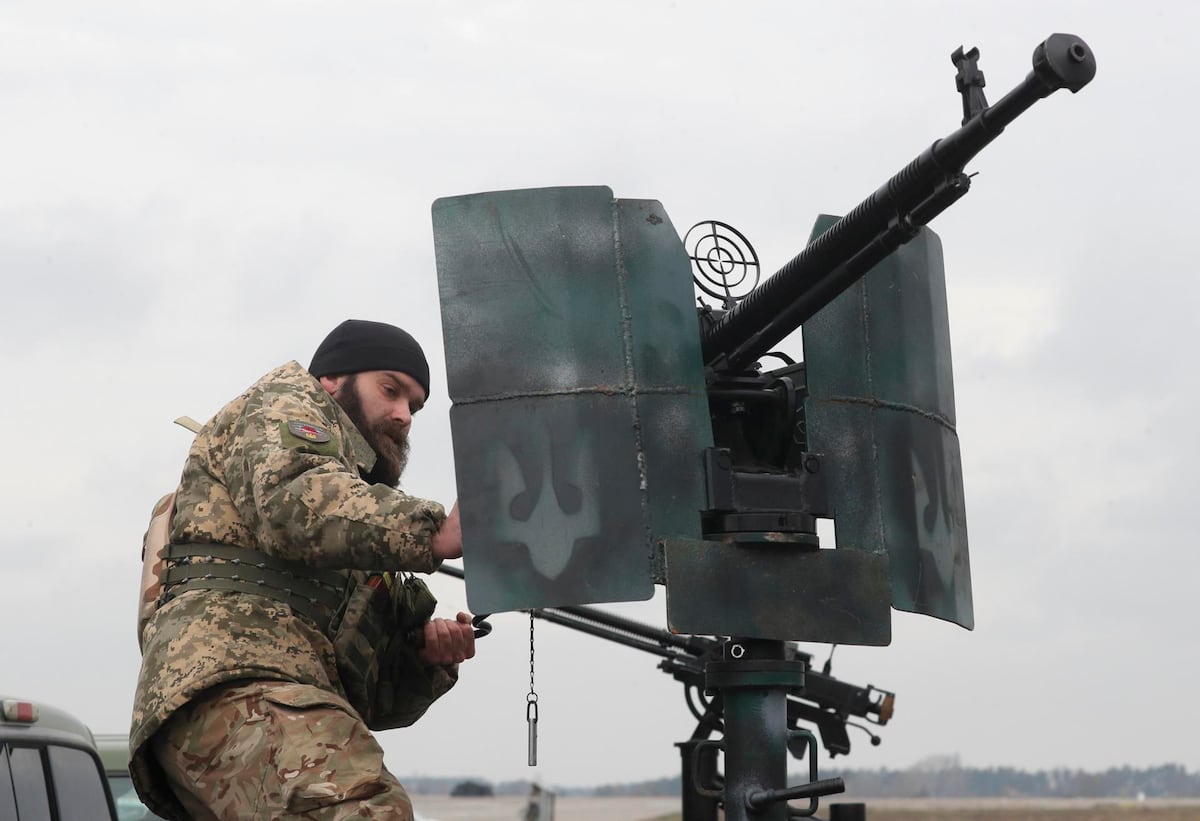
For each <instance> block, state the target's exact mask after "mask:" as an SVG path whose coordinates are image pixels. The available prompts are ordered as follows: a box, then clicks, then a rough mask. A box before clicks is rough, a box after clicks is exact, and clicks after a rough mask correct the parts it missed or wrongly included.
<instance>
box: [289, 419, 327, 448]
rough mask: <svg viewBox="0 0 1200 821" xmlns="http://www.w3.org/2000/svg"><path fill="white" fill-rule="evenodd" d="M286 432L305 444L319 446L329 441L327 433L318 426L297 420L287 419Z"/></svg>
mask: <svg viewBox="0 0 1200 821" xmlns="http://www.w3.org/2000/svg"><path fill="white" fill-rule="evenodd" d="M287 427H288V432H289V433H291V434H292V436H295V437H297V438H299V439H304V440H305V441H307V442H313V443H315V444H318V445H319V444H321V443H323V442H328V441H329V431H328V430H326V429H325V428H323V427H321V426H320V425H314V424H312V423H311V422H301V421H300V420H299V419H289V420H288V423H287Z"/></svg>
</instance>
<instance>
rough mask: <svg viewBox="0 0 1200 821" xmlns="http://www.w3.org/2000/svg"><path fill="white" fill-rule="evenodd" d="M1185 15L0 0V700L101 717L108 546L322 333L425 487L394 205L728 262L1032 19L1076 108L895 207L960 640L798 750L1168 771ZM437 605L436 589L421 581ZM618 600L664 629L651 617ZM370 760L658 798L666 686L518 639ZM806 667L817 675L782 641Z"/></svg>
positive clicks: (1183, 469)
mask: <svg viewBox="0 0 1200 821" xmlns="http://www.w3.org/2000/svg"><path fill="white" fill-rule="evenodd" d="M1197 8H1198V7H1194V6H1192V5H1190V4H1185V3H1183V2H1176V3H1166V2H1157V3H1156V2H1144V3H1139V4H1137V7H1136V10H1134V9H1133V7H1131V6H1129V5H1128V4H1115V3H1108V4H1100V3H1084V2H1048V1H1047V0H1040V1H1039V2H1012V0H1010V1H1009V2H1005V3H999V2H997V3H964V2H944V3H943V2H922V3H916V2H905V3H885V2H878V3H864V2H841V3H836V4H834V3H821V4H816V3H801V2H771V3H752V2H746V3H731V2H721V3H713V2H675V3H665V2H652V1H647V0H642V1H641V2H613V0H606V1H605V2H590V3H581V2H564V0H558V1H557V2H541V1H534V0H531V1H530V2H503V3H500V2H496V3H486V4H485V3H467V2H457V3H453V2H422V3H420V4H417V3H412V4H408V3H389V2H348V1H346V0H343V2H337V3H334V2H315V1H314V2H288V3H283V2H249V1H248V0H247V1H246V2H238V3H232V2H229V3H208V2H204V3H200V2H172V3H168V4H161V3H151V2H145V3H134V2H112V3H105V4H94V3H84V2H75V3H70V2H62V3H58V2H45V1H44V0H41V1H39V2H12V1H11V0H10V1H9V2H5V3H3V4H2V5H0V118H2V123H3V124H2V126H0V157H2V158H3V159H2V160H0V272H2V275H3V285H4V288H3V293H2V294H0V362H2V363H3V372H4V376H5V379H6V381H7V383H8V385H9V396H10V398H9V400H8V401H7V402H5V403H4V411H3V413H2V415H0V424H2V429H0V433H2V436H3V442H4V465H5V469H4V471H3V472H2V474H0V566H2V567H3V570H2V571H0V574H2V575H0V619H2V621H0V625H2V629H0V691H2V692H4V693H8V694H19V695H22V696H29V697H34V698H39V699H43V700H46V701H48V702H50V703H54V704H57V705H59V706H62V707H65V708H67V709H69V710H72V711H74V712H76V713H78V714H79V715H80V716H81V717H82V718H83V719H84V720H86V721H87V722H88V723H89V724H90V725H91V726H92V727H93V728H94V729H95V730H96V731H103V732H120V731H124V730H125V729H126V728H127V727H128V716H129V712H130V708H131V704H132V695H133V688H134V682H135V679H136V675H137V670H138V664H139V658H138V650H137V643H136V639H135V635H134V622H135V610H136V604H135V601H136V593H137V585H138V577H139V573H140V562H139V551H140V547H141V537H142V533H143V531H144V529H145V526H146V523H147V521H148V518H149V514H150V510H151V507H152V505H153V503H154V501H155V500H156V499H157V498H158V497H159V496H160V495H162V494H163V493H166V492H167V491H169V490H171V489H173V487H174V486H175V483H176V481H177V479H178V476H179V470H180V467H181V465H182V462H183V458H184V456H185V454H186V452H187V447H188V444H189V442H190V435H189V434H188V433H187V432H186V431H184V430H183V429H182V428H179V427H176V426H174V425H172V424H171V420H173V419H174V418H175V417H177V416H179V415H181V414H189V415H191V416H194V417H196V418H197V419H205V418H207V417H208V416H210V415H211V414H213V413H215V412H216V411H217V410H218V409H219V408H220V406H221V405H222V404H224V403H225V402H226V401H228V400H229V399H231V398H232V397H233V396H235V395H236V394H237V393H238V392H240V391H241V390H242V389H243V388H244V387H246V386H247V385H249V384H250V383H252V382H253V381H254V380H256V379H257V378H258V377H259V376H260V375H261V374H262V373H264V372H266V371H267V370H269V369H271V368H272V367H274V366H275V365H277V364H280V363H281V362H284V361H287V360H289V359H298V360H300V361H301V362H304V363H307V361H308V359H309V357H310V356H311V353H312V351H313V349H314V348H315V347H316V345H317V343H318V342H319V341H320V340H321V338H322V337H323V336H324V335H325V333H326V332H327V331H328V330H329V329H330V328H332V327H333V326H334V325H335V324H337V323H338V322H340V321H341V320H343V319H345V318H347V317H359V318H367V319H378V320H386V321H390V322H394V323H396V324H400V325H403V326H404V327H406V328H408V329H409V330H410V331H412V332H413V333H414V334H415V335H416V336H417V337H419V338H420V339H421V340H422V341H423V342H424V344H425V346H426V350H427V351H428V353H429V355H430V359H431V364H432V366H433V372H434V374H435V384H434V388H433V394H432V398H431V401H430V402H429V404H428V406H427V407H426V409H425V410H424V411H422V413H421V414H420V415H419V416H418V417H417V420H416V427H415V431H414V456H413V459H412V462H411V464H410V468H409V472H408V475H407V478H406V487H407V489H408V490H409V491H410V492H412V493H415V494H417V495H422V496H427V497H429V498H434V499H439V500H442V501H445V502H447V503H448V502H450V501H452V500H453V498H454V496H455V482H454V474H453V469H452V459H451V450H450V436H449V423H448V410H449V402H448V399H447V397H446V391H445V376H444V374H445V370H444V364H443V362H444V359H443V355H442V342H441V329H440V324H439V308H438V303H437V282H436V275H435V268H434V255H433V242H432V232H431V226H430V205H431V204H432V202H433V201H434V200H435V199H436V198H438V197H441V196H448V195H455V194H465V193H472V192H477V191H487V190H495V189H507V188H533V187H540V186H549V185H597V184H598V185H608V186H610V187H611V188H612V189H613V191H614V193H615V194H616V195H617V196H618V197H630V198H635V197H636V198H643V197H644V198H652V199H657V200H660V201H661V202H662V203H663V206H664V208H665V209H666V212H667V213H668V214H669V215H670V217H671V220H672V221H673V223H674V225H675V226H676V228H677V229H678V230H679V231H680V233H683V232H685V231H686V230H687V228H688V226H690V225H692V224H693V223H695V222H697V221H700V220H705V219H720V220H724V221H726V222H730V223H732V224H734V225H735V226H737V227H738V228H739V230H741V231H742V233H744V234H745V235H746V236H747V237H748V238H749V240H750V241H751V242H752V243H753V244H754V246H755V248H756V249H757V251H758V253H759V257H760V259H761V260H762V263H763V267H764V269H765V270H767V271H773V270H775V269H776V268H778V267H779V266H780V265H782V264H783V263H784V262H786V261H787V260H788V259H789V258H790V257H791V256H792V255H793V254H794V253H796V252H797V251H798V250H799V249H800V247H801V245H802V243H803V241H804V238H805V237H806V236H807V234H808V231H809V227H810V225H811V222H812V220H813V218H814V217H815V216H816V214H817V213H819V212H833V213H839V212H844V211H846V210H848V209H849V208H851V207H852V206H853V205H854V204H855V203H857V202H858V201H859V200H860V199H862V198H863V197H865V196H866V195H867V194H869V193H870V192H872V191H874V190H875V188H876V187H878V186H879V185H880V184H881V183H882V182H883V181H884V180H886V179H887V178H888V177H889V176H890V175H891V174H893V173H894V172H895V171H897V170H898V169H899V168H900V167H901V166H903V165H904V164H906V163H907V162H908V161H909V160H910V159H911V158H912V157H913V156H915V155H916V154H918V153H919V152H920V151H921V150H923V149H924V148H925V147H926V146H928V145H929V144H930V143H931V142H932V141H933V140H934V139H935V138H937V137H940V136H943V135H944V134H946V133H948V132H950V131H951V130H953V129H954V128H956V127H957V125H958V123H959V119H960V117H961V109H960V103H959V98H958V95H957V94H956V92H955V89H954V68H953V66H952V65H951V62H950V59H949V55H950V53H951V51H953V50H954V49H955V48H956V47H957V46H959V45H963V46H966V47H967V48H970V47H971V46H978V47H979V48H980V50H981V52H982V59H981V63H980V66H981V68H982V69H983V71H984V73H985V74H986V76H987V81H988V86H987V92H988V95H989V99H991V100H992V101H995V100H996V99H998V98H999V96H1000V95H1001V94H1003V93H1004V92H1006V91H1007V90H1009V89H1010V88H1011V87H1012V86H1014V85H1015V84H1016V83H1017V82H1019V81H1020V80H1021V79H1022V78H1024V76H1025V75H1026V74H1027V73H1028V71H1029V70H1030V56H1031V54H1032V51H1033V49H1034V47H1035V46H1036V45H1037V44H1038V43H1039V42H1041V41H1042V40H1043V39H1045V38H1046V37H1047V36H1048V35H1049V34H1051V33H1053V32H1069V33H1073V34H1077V35H1079V36H1081V37H1083V38H1084V39H1085V40H1086V41H1087V42H1088V43H1089V44H1090V45H1091V46H1092V48H1093V49H1094V51H1095V53H1096V55H1097V61H1098V64H1099V70H1098V74H1097V77H1096V79H1095V81H1094V82H1093V83H1092V85H1091V86H1089V87H1087V88H1086V89H1084V90H1083V91H1082V92H1081V93H1079V94H1078V95H1070V94H1068V93H1066V92H1061V93H1059V94H1056V95H1054V96H1052V97H1051V98H1050V99H1048V100H1045V101H1043V102H1041V103H1039V104H1037V105H1036V106H1035V107H1034V108H1033V109H1032V110H1031V111H1030V112H1028V113H1027V114H1026V115H1025V116H1023V117H1022V118H1021V119H1020V120H1018V121H1017V122H1016V123H1015V124H1013V125H1012V126H1010V127H1009V129H1008V131H1007V132H1006V133H1005V134H1004V135H1003V136H1002V137H1001V138H1000V139H999V140H997V141H996V142H995V143H994V144H993V145H992V146H990V147H989V148H988V149H986V150H985V152H984V153H983V154H982V155H980V157H979V158H977V159H976V160H975V161H974V162H973V163H972V164H971V165H970V166H969V167H968V170H971V171H975V172H978V176H977V177H976V178H975V180H974V185H973V187H972V190H971V193H970V195H969V196H968V197H967V198H966V199H964V200H962V201H960V202H959V203H958V204H957V205H956V206H955V207H954V208H953V209H952V210H951V211H949V212H947V213H946V214H944V215H942V216H941V217H940V218H938V219H937V220H935V222H934V223H933V226H932V227H933V228H934V229H935V230H936V231H937V232H938V234H939V235H940V236H941V238H942V241H943V245H944V249H945V260H946V269H947V280H948V298H949V305H950V322H951V329H952V340H953V355H954V364H955V381H956V385H955V387H956V398H957V410H958V431H959V436H960V441H961V446H962V455H963V468H964V477H965V487H966V501H967V521H968V528H969V534H970V551H971V564H972V576H973V579H974V599H975V614H976V629H975V630H974V631H973V632H968V631H965V630H963V629H961V628H958V627H956V626H953V625H950V624H946V623H942V622H937V621H934V620H931V619H927V618H923V617H918V616H912V615H908V614H900V613H897V614H895V617H894V639H893V643H892V645H891V646H890V647H887V648H855V647H841V648H839V649H838V650H837V653H836V655H835V657H834V666H833V670H834V673H835V674H836V675H838V676H841V677H843V678H846V679H849V680H850V681H853V682H856V683H859V684H866V683H868V682H869V683H872V684H875V685H878V686H881V687H885V688H887V689H891V690H895V691H896V692H897V694H898V696H897V711H896V717H895V719H894V721H893V722H892V723H891V724H890V725H889V726H888V727H886V728H885V729H884V731H883V733H882V735H883V736H884V742H883V744H882V746H880V747H878V748H873V747H871V746H870V745H869V744H867V742H866V737H865V736H863V735H861V734H856V735H854V736H852V739H853V741H854V743H855V750H854V753H853V754H852V755H851V757H850V758H849V759H846V760H844V761H842V760H840V761H839V762H838V763H839V764H846V765H850V766H861V767H874V766H887V767H893V768H898V767H906V766H909V765H911V764H913V763H915V762H918V761H920V760H921V759H923V758H925V757H927V756H930V755H937V754H955V753H957V754H958V755H960V756H961V759H962V761H963V763H964V764H968V765H974V766H987V765H1003V766H1013V767H1021V768H1041V767H1055V766H1065V767H1072V768H1086V769H1098V768H1105V767H1109V766H1114V765H1122V764H1132V765H1138V766H1144V765H1151V764H1157V763H1166V762H1177V763H1180V764H1183V765H1185V766H1186V767H1187V768H1189V769H1190V770H1195V769H1197V768H1200V752H1198V751H1197V746H1196V744H1195V739H1194V735H1195V731H1196V729H1197V727H1198V725H1200V721H1198V719H1200V707H1198V706H1197V705H1198V700H1197V696H1196V692H1195V687H1194V682H1195V680H1196V679H1197V678H1198V677H1200V660H1198V657H1197V656H1198V654H1197V649H1196V646H1197V642H1196V622H1197V620H1196V616H1195V615H1194V613H1195V604H1194V603H1193V602H1194V595H1193V592H1194V589H1195V584H1196V576H1197V573H1198V571H1200V552H1198V551H1197V537H1196V525H1195V522H1194V518H1193V516H1194V508H1195V503H1196V502H1195V497H1196V495H1197V494H1196V491H1197V489H1198V482H1197V479H1196V465H1197V464H1198V463H1200V446H1198V443H1197V436H1196V433H1195V425H1194V423H1193V421H1192V419H1191V415H1192V412H1193V409H1194V408H1195V406H1196V404H1197V400H1198V399H1200V377H1198V376H1197V373H1198V372H1200V369H1198V368H1197V366H1196V363H1195V361H1194V356H1195V352H1196V344H1195V342H1194V339H1195V337H1194V333H1195V331H1194V328H1195V322H1194V317H1195V316H1196V314H1197V313H1198V312H1200V286H1198V285H1197V277H1196V272H1195V262H1194V256H1195V245H1196V243H1195V232H1196V225H1195V218H1196V212H1197V206H1196V191H1197V190H1198V188H1200V174H1198V162H1197V154H1196V150H1195V125H1196V115H1195V113H1194V110H1193V109H1194V107H1195V101H1196V99H1198V98H1200V87H1198V85H1200V68H1198V67H1197V63H1196V57H1195V47H1194V35H1195V32H1196V31H1197V30H1198V26H1200V19H1198V18H1200V11H1198V10H1197ZM435 585H436V587H437V590H438V592H439V593H440V594H441V596H442V598H443V601H444V604H445V605H446V609H447V610H448V611H450V612H452V611H453V610H454V609H455V608H457V607H461V606H464V603H465V597H464V595H463V591H462V587H461V584H460V583H459V582H457V581H455V580H453V579H449V578H446V577H439V578H438V579H437V580H436V581H435ZM619 610H620V612H623V613H625V614H627V615H631V616H633V617H636V618H639V619H642V620H644V621H647V622H652V623H655V624H660V625H661V624H663V623H665V616H664V605H663V598H662V596H661V595H660V596H658V597H656V598H655V599H654V600H653V601H650V602H646V603H639V604H634V605H624V606H622V607H620V608H619ZM494 622H495V625H496V631H495V633H494V634H493V636H492V637H490V638H488V639H486V640H485V641H483V642H481V643H480V646H479V654H478V656H477V658H476V659H475V660H473V661H472V662H470V663H469V664H467V665H465V666H464V668H463V677H462V682H461V684H460V686H459V687H458V688H457V689H456V690H455V691H454V692H452V693H451V694H450V695H449V696H447V697H446V699H445V700H444V701H443V702H441V703H439V704H437V705H435V707H434V708H433V709H432V710H431V712H430V713H429V714H428V715H427V716H426V717H425V718H424V719H423V720H422V721H421V722H420V724H419V725H418V726H416V727H415V728H413V729H411V730H402V731H392V732H388V733H385V734H383V742H384V745H385V747H386V748H387V750H388V763H389V766H390V767H391V768H392V769H393V771H395V772H396V773H398V774H415V773H421V774H426V775H477V776H482V777H486V778H489V779H495V780H504V779H512V778H525V777H536V778H539V779H541V780H543V781H546V782H549V783H553V784H560V785H585V784H595V783H601V782H607V781H628V780H636V779H642V778H655V777H660V776H665V775H671V774H674V773H676V772H678V755H677V752H676V750H675V748H674V747H673V746H672V745H673V743H674V742H676V741H681V740H684V739H685V738H687V737H688V736H689V735H690V733H691V732H692V729H693V724H694V722H693V720H692V718H691V716H690V714H689V713H688V711H687V709H686V707H685V705H684V702H683V699H682V690H681V688H680V686H679V685H678V684H676V683H675V682H674V681H673V680H671V679H669V678H668V677H667V676H665V675H663V674H662V673H660V672H658V671H657V670H656V669H655V664H656V661H655V659H653V658H651V657H649V656H646V655H643V654H641V653H639V652H637V651H634V650H629V649H626V648H623V647H618V646H615V645H608V644H606V643H604V642H602V641H600V640H597V639H591V638H587V637H584V636H580V635H578V634H574V633H572V632H570V631H567V630H565V629H564V628H560V627H556V626H554V625H549V624H545V623H539V624H538V627H537V667H536V676H537V689H538V692H539V695H540V699H541V712H540V717H541V722H540V730H541V732H540V745H539V748H540V760H541V765H540V766H539V767H538V768H536V769H535V770H531V769H530V768H528V767H527V766H526V765H525V721H524V719H525V706H524V705H525V692H526V690H527V689H528V683H529V682H528V668H529V659H528V649H529V648H528V643H529V642H528V638H529V635H528V622H527V619H525V617H523V616H521V615H519V614H516V615H505V616H498V617H496V618H495V619H494ZM808 649H810V650H812V651H813V652H814V653H815V654H817V655H818V656H819V657H820V658H822V659H823V658H824V655H825V653H826V650H825V649H824V648H822V647H819V646H809V647H808Z"/></svg>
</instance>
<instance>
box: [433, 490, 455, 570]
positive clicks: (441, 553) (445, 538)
mask: <svg viewBox="0 0 1200 821" xmlns="http://www.w3.org/2000/svg"><path fill="white" fill-rule="evenodd" d="M460 556H462V525H461V524H460V523H459V520H458V502H457V501H455V503H454V507H453V508H451V510H450V515H449V516H447V517H446V521H444V522H442V526H441V528H439V529H438V532H437V533H435V534H433V558H435V559H437V560H439V561H441V560H444V559H457V558H459V557H460Z"/></svg>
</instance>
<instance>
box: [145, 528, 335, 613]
mask: <svg viewBox="0 0 1200 821" xmlns="http://www.w3.org/2000/svg"><path fill="white" fill-rule="evenodd" d="M163 558H165V559H166V560H167V562H168V565H169V566H168V567H167V570H166V572H165V573H164V574H163V577H162V584H163V591H164V594H163V598H162V603H164V604H165V603H166V602H168V601H170V600H171V599H173V598H174V597H175V596H177V595H179V594H181V593H186V592H189V591H192V590H227V591H233V592H238V593H253V594H255V595H257V596H266V597H268V598H272V599H275V600H277V601H280V602H282V603H283V604H286V605H287V606H288V607H290V608H291V609H292V610H294V611H296V612H297V613H299V614H301V615H303V616H305V617H307V618H308V619H310V620H311V621H312V622H313V623H314V624H316V625H317V627H318V628H319V629H320V630H321V631H322V632H326V631H327V630H328V627H329V623H330V621H331V619H332V616H333V614H334V613H335V612H337V611H338V610H339V609H340V608H341V606H342V602H343V599H344V597H345V589H346V577H345V576H344V575H342V573H341V572H339V571H337V570H329V569H327V568H311V567H308V566H307V565H305V564H303V563H302V562H294V561H289V560H287V559H280V558H278V557H276V556H269V555H267V554H266V553H262V552H261V551H258V550H249V549H247V548H244V547H238V546H236V545H226V544H215V543H213V544H209V543H189V544H171V545H167V546H166V548H164V550H163Z"/></svg>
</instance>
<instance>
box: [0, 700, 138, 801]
mask: <svg viewBox="0 0 1200 821" xmlns="http://www.w3.org/2000/svg"><path fill="white" fill-rule="evenodd" d="M122 817H124V816H122ZM0 818H3V819H15V821H95V819H98V818H109V819H116V818H117V814H116V807H115V805H114V804H113V799H112V793H111V792H110V790H109V786H108V781H107V779H106V778H105V775H104V767H103V766H102V765H101V762H100V756H99V754H98V753H97V751H96V742H95V738H94V737H93V736H92V732H91V730H89V729H88V728H87V725H86V724H84V723H83V722H82V721H80V720H79V719H77V718H75V717H74V716H72V715H70V714H69V713H67V712H65V711H63V710H59V709H56V708H54V707H51V706H49V705H47V704H41V703H39V702H36V701H31V700H28V699H18V698H8V697H0Z"/></svg>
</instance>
